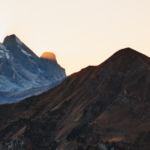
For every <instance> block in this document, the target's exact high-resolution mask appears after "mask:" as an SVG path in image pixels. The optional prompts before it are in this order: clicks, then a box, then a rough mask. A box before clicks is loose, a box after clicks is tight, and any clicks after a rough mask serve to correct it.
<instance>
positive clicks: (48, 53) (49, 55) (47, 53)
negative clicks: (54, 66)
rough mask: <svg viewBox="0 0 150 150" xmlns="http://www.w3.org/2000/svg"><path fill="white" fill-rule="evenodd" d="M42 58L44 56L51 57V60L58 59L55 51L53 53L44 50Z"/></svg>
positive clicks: (45, 57)
mask: <svg viewBox="0 0 150 150" xmlns="http://www.w3.org/2000/svg"><path fill="white" fill-rule="evenodd" d="M41 58H44V59H50V60H55V61H56V56H55V54H54V53H51V52H44V53H43V54H42V56H41Z"/></svg>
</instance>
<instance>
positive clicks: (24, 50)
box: [21, 49, 31, 56]
mask: <svg viewBox="0 0 150 150" xmlns="http://www.w3.org/2000/svg"><path fill="white" fill-rule="evenodd" d="M21 51H22V52H23V53H24V54H26V55H27V56H31V54H29V53H27V52H26V51H25V50H23V49H21Z"/></svg>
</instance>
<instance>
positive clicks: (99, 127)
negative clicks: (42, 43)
mask: <svg viewBox="0 0 150 150" xmlns="http://www.w3.org/2000/svg"><path fill="white" fill-rule="evenodd" d="M149 88H150V58H149V57H147V56H145V55H143V54H141V53H139V52H137V51H135V50H133V49H131V48H125V49H122V50H119V51H117V52H116V53H115V54H113V55H112V56H111V57H110V58H108V59H107V60H106V61H105V62H103V63H102V64H100V65H98V66H88V67H87V68H84V69H82V70H81V71H80V72H78V73H74V74H72V75H70V76H69V77H67V78H66V79H65V80H64V81H63V82H62V83H61V84H59V85H58V86H57V87H55V88H53V89H51V90H49V91H47V92H45V93H43V94H41V95H38V96H34V97H30V98H27V99H25V100H23V101H21V102H19V103H16V104H10V105H8V104H5V105H0V120H1V124H0V128H1V130H0V141H1V143H2V144H1V147H2V149H8V147H9V146H11V147H12V148H13V149H33V150H45V149H51V150H52V149H61V150H63V149H64V150H65V149H69V150H71V149H77V150H82V149H85V150H88V149H98V150H99V149H102V150H123V149H132V150H141V149H149V141H150V138H149V137H150V136H149V133H150V129H149V125H150V120H149V118H150V115H149V114H150V113H149V112H150V111H149V106H150V101H149V99H150V95H149Z"/></svg>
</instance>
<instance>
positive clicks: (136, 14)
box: [0, 0, 150, 75]
mask: <svg viewBox="0 0 150 150" xmlns="http://www.w3.org/2000/svg"><path fill="white" fill-rule="evenodd" d="M10 34H16V35H17V36H18V37H19V38H20V39H21V40H22V41H23V42H24V43H25V44H26V45H27V46H28V47H29V48H30V49H32V50H33V51H34V52H35V53H36V54H37V55H38V56H40V55H41V54H42V53H43V52H45V51H49V52H53V53H55V54H56V58H57V61H58V63H59V64H60V65H61V66H62V67H64V68H65V70H66V73H67V75H70V74H72V73H74V72H77V71H79V70H80V69H82V68H85V67H87V66H89V65H98V64H100V63H102V62H103V61H104V60H105V59H107V58H108V57H109V56H110V55H112V54H113V53H114V52H116V51H117V50H119V49H122V48H125V47H131V48H133V49H135V50H137V51H140V52H142V53H144V54H146V55H148V56H150V0H0V41H1V42H2V40H3V38H4V37H5V36H7V35H10Z"/></svg>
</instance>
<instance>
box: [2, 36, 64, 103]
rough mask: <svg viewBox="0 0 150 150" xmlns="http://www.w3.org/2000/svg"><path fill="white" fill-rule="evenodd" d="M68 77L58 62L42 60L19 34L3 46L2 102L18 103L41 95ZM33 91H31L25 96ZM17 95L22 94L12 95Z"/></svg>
mask: <svg viewBox="0 0 150 150" xmlns="http://www.w3.org/2000/svg"><path fill="white" fill-rule="evenodd" d="M64 78H66V74H65V70H64V69H63V68H62V67H61V66H60V65H59V64H58V63H57V61H56V60H50V59H44V58H39V57H38V56H37V55H36V54H34V53H33V52H32V50H30V49H29V48H28V47H27V46H26V45H25V44H24V43H23V42H22V41H21V40H20V39H19V38H18V37H17V36H16V35H10V36H7V37H5V39H4V42H3V43H0V93H1V94H0V103H12V102H17V101H20V100H23V99H24V98H26V97H29V96H31V95H36V94H40V93H42V92H44V91H46V90H48V89H50V88H52V87H54V86H56V85H57V84H58V83H60V82H61V81H62V80H63V79H64ZM41 87H44V88H41ZM29 89H31V90H30V92H25V93H26V94H25V93H24V94H23V91H24V90H25V91H26V90H28V91H29ZM19 91H21V93H22V94H21V93H19ZM5 93H8V94H5ZM14 93H18V94H15V96H12V95H14ZM9 95H11V96H9ZM17 95H18V97H16V96H17ZM22 95H23V96H22ZM14 97H15V98H14Z"/></svg>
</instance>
